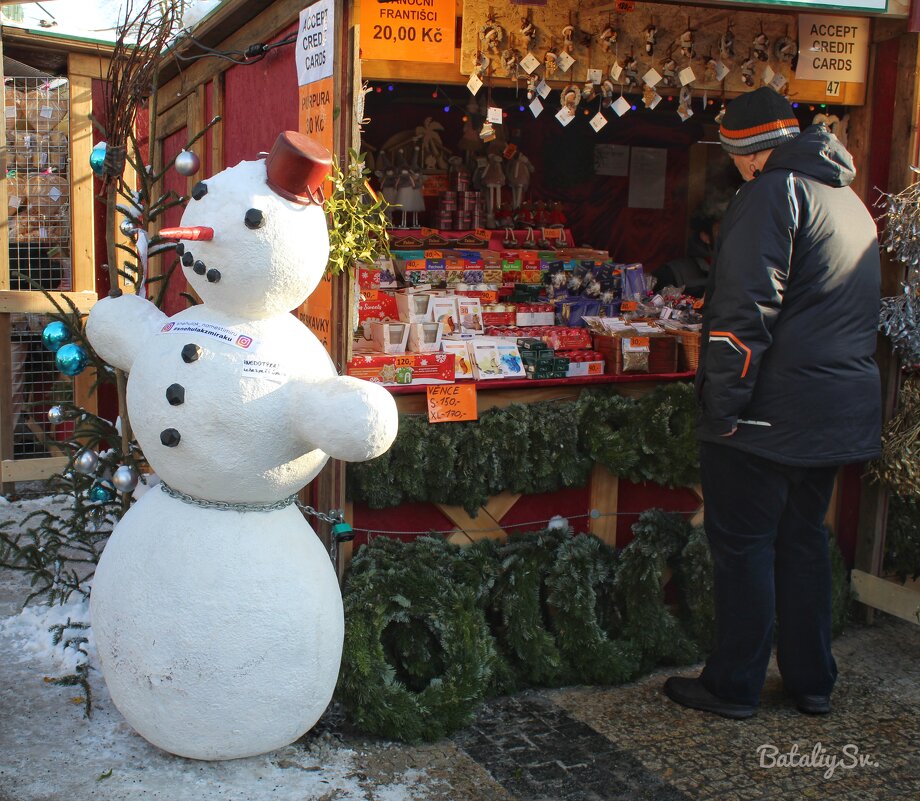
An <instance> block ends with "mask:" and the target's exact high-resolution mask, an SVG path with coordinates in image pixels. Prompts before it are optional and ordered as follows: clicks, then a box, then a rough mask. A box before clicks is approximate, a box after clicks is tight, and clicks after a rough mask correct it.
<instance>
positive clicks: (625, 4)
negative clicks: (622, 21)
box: [614, 0, 636, 14]
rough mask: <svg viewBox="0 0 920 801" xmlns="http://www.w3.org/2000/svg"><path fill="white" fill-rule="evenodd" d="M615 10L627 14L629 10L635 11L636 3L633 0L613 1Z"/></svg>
mask: <svg viewBox="0 0 920 801" xmlns="http://www.w3.org/2000/svg"><path fill="white" fill-rule="evenodd" d="M614 5H615V6H616V10H617V12H618V13H620V14H628V13H629V12H630V11H635V9H636V4H635V2H634V0H617V1H616V3H614Z"/></svg>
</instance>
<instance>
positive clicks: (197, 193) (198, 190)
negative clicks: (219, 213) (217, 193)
mask: <svg viewBox="0 0 920 801" xmlns="http://www.w3.org/2000/svg"><path fill="white" fill-rule="evenodd" d="M206 194H208V185H207V184H206V183H205V182H204V181H199V182H198V183H197V184H195V185H194V186H193V187H192V197H193V198H194V199H195V200H201V198H203V197H204V196H205V195H206Z"/></svg>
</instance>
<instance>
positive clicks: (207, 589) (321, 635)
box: [86, 131, 397, 759]
mask: <svg viewBox="0 0 920 801" xmlns="http://www.w3.org/2000/svg"><path fill="white" fill-rule="evenodd" d="M330 163H331V158H330V155H329V152H328V151H327V150H326V149H325V148H323V147H321V146H319V145H318V144H316V143H315V142H313V141H312V140H310V139H308V138H307V137H305V136H303V135H301V134H298V133H296V132H292V131H287V132H285V133H282V134H281V135H280V136H279V137H278V140H277V141H276V143H275V145H274V147H273V149H272V151H271V153H270V154H269V155H268V156H267V157H266V158H265V159H264V160H260V161H244V162H242V163H240V164H238V165H236V166H235V167H231V168H230V169H227V170H224V171H223V172H221V173H218V174H217V175H215V176H213V177H211V178H209V179H207V180H206V181H204V182H201V183H198V184H197V185H196V186H195V187H194V189H193V190H192V195H191V197H192V199H191V200H190V201H189V204H188V206H187V208H186V210H185V213H184V214H183V216H182V224H181V228H177V229H169V230H164V231H161V232H160V233H161V235H162V236H164V237H166V238H173V239H178V240H179V243H178V245H177V252H178V253H179V254H180V255H181V260H182V265H183V268H184V272H185V275H186V277H187V278H188V280H189V283H190V284H191V285H192V286H193V287H194V289H195V290H196V291H197V292H198V294H199V295H200V297H201V298H202V300H203V303H202V304H201V305H198V306H193V307H191V308H189V309H186V310H185V311H182V312H180V313H179V314H176V315H174V316H173V317H166V316H165V315H164V314H163V313H162V312H160V311H159V310H158V309H157V308H156V307H155V306H154V305H153V304H152V303H150V302H148V301H146V300H144V299H142V298H140V297H138V296H137V295H122V296H119V297H109V298H106V299H104V300H101V301H100V302H99V303H97V304H96V306H95V307H94V308H93V310H92V311H91V313H90V315H89V319H88V321H87V326H86V331H87V335H88V337H89V339H90V342H91V343H92V345H93V347H94V348H95V349H96V351H97V352H98V353H99V354H100V355H101V356H102V357H103V358H105V359H106V360H107V361H108V362H109V363H110V364H113V365H115V366H116V367H119V368H121V369H122V370H126V371H128V372H129V379H128V393H127V401H128V410H129V414H130V417H131V422H132V424H133V426H134V429H135V432H136V435H137V440H138V442H139V443H140V445H141V447H142V448H143V451H144V455H145V456H146V458H147V459H148V461H149V462H150V465H151V467H152V468H153V469H154V470H155V471H156V473H157V474H158V476H159V477H160V478H161V480H162V483H160V484H158V485H157V486H156V487H154V488H153V489H151V490H150V491H149V492H147V493H145V494H144V495H143V496H142V497H141V498H140V500H139V501H138V502H137V503H136V504H135V505H134V506H133V507H132V508H131V509H130V510H129V511H128V513H127V514H126V515H125V516H124V518H123V519H122V520H121V521H120V522H119V523H118V525H117V526H116V528H115V531H114V533H113V534H112V536H111V538H110V540H109V542H108V544H107V545H106V548H105V551H104V552H103V554H102V558H101V559H100V562H99V565H98V569H97V570H96V575H95V578H94V581H93V589H92V596H91V600H90V614H91V619H92V625H93V631H94V634H95V639H96V644H97V647H98V652H99V661H100V663H101V667H102V672H103V675H104V677H105V681H106V684H107V686H108V688H109V691H110V693H111V696H112V700H113V702H114V703H115V706H116V707H117V708H118V709H119V711H121V713H122V714H123V715H124V716H125V718H126V719H127V720H128V722H129V723H130V724H131V725H132V726H133V727H134V728H135V729H136V730H137V732H138V733H140V734H141V735H142V736H143V737H145V738H146V739H147V740H149V741H150V742H151V743H153V744H154V745H156V746H158V747H160V748H162V749H164V750H165V751H169V752H171V753H173V754H178V755H181V756H185V757H191V758H195V759H231V758H234V757H244V756H251V755H255V754H260V753H264V752H267V751H271V750H273V749H276V748H279V747H281V746H284V745H287V744H288V743H291V742H293V741H294V740H296V739H297V738H298V737H300V736H301V735H302V734H304V733H305V732H306V731H307V730H309V729H310V728H311V727H312V726H313V724H314V723H315V722H316V721H317V720H318V718H319V717H320V715H321V714H322V713H323V711H324V710H325V708H326V706H327V705H328V703H329V700H330V699H331V697H332V692H333V689H334V687H335V683H336V679H337V676H338V670H339V662H340V659H341V651H342V640H343V633H344V621H343V614H342V599H341V595H340V592H339V586H338V582H337V579H336V576H335V572H334V570H333V567H332V565H331V563H330V559H329V556H328V554H327V552H326V550H325V549H324V547H323V545H322V543H321V542H320V540H319V539H318V537H317V536H316V535H315V533H314V532H313V530H312V529H311V528H310V526H309V525H308V524H307V522H306V520H305V519H304V517H303V515H302V514H301V513H300V511H298V509H297V507H296V505H294V504H293V503H292V502H291V501H292V500H293V497H294V496H295V494H296V493H297V491H298V490H300V489H301V488H302V487H303V486H304V485H305V484H306V483H307V482H309V481H311V480H312V479H313V478H314V477H315V476H316V475H317V474H318V473H319V471H320V470H321V469H322V467H323V465H324V464H325V463H326V461H327V460H328V459H329V458H330V456H331V457H334V458H336V459H343V460H346V461H362V460H365V459H370V458H373V457H375V456H378V455H380V454H381V453H383V452H384V451H386V450H387V448H389V446H390V445H391V444H392V442H393V439H394V437H395V435H396V427H397V415H396V407H395V403H394V401H393V399H392V397H391V396H390V394H389V393H388V392H387V391H386V390H384V389H383V388H382V387H380V386H377V385H374V384H371V383H369V382H366V381H359V380H357V379H354V378H350V377H340V376H338V375H337V372H336V369H335V367H334V365H333V363H332V361H331V360H330V358H329V356H328V355H327V353H326V351H325V350H324V348H323V346H322V345H321V344H320V342H319V340H317V338H316V337H315V336H314V335H313V334H312V333H311V332H310V331H309V330H308V329H307V328H306V327H305V326H304V325H303V324H301V323H300V322H299V321H298V320H297V318H296V317H294V316H293V315H291V314H289V313H288V312H289V311H290V310H291V309H293V308H296V307H297V306H299V305H300V304H301V303H303V301H304V300H306V298H307V296H308V295H309V294H310V293H311V292H312V291H313V290H314V289H315V288H316V286H317V284H318V283H319V281H320V279H321V278H322V276H323V272H324V270H325V266H326V262H327V258H328V253H329V239H328V232H327V228H326V219H325V216H324V212H323V207H322V190H321V186H322V183H323V180H324V179H325V176H326V174H327V173H328V169H329V166H330Z"/></svg>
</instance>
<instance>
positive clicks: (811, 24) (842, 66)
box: [795, 14, 871, 95]
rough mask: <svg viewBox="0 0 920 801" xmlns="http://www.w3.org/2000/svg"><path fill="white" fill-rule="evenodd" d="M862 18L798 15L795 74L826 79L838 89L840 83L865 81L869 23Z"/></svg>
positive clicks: (797, 76) (806, 77) (804, 77)
mask: <svg viewBox="0 0 920 801" xmlns="http://www.w3.org/2000/svg"><path fill="white" fill-rule="evenodd" d="M870 23H871V20H869V19H866V18H863V17H827V16H824V15H818V14H800V15H799V62H798V64H797V66H796V68H795V77H796V78H798V79H799V80H806V81H825V82H826V83H827V84H828V86H829V87H830V88H829V89H828V91H827V94H828V95H834V94H839V91H838V92H836V93H835V92H834V91H832V90H833V89H834V85H836V88H837V89H838V90H839V86H840V84H841V83H865V81H866V67H867V65H868V63H869V25H870Z"/></svg>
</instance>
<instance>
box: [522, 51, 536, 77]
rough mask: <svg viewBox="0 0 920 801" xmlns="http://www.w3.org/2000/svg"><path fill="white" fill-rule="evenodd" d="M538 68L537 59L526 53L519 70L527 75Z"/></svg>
mask: <svg viewBox="0 0 920 801" xmlns="http://www.w3.org/2000/svg"><path fill="white" fill-rule="evenodd" d="M539 66H540V59H538V58H537V57H536V56H535V55H534V54H533V53H528V54H527V55H526V56H524V58H522V59H521V69H522V70H524V72H526V73H527V74H528V75H530V73H532V72H533V71H534V70H535V69H536V68H537V67H539Z"/></svg>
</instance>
